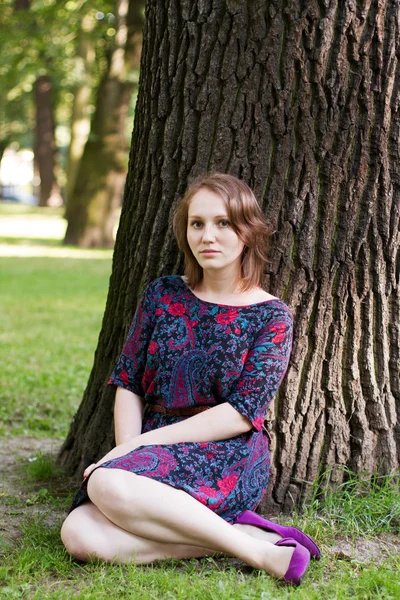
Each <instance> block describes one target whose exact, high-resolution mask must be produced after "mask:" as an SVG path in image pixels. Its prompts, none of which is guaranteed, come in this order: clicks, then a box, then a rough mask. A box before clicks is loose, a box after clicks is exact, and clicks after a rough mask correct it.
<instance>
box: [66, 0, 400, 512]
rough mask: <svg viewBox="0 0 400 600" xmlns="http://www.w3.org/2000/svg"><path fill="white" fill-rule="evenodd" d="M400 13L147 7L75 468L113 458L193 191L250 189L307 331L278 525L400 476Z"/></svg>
mask: <svg viewBox="0 0 400 600" xmlns="http://www.w3.org/2000/svg"><path fill="white" fill-rule="evenodd" d="M399 57H400V5H399V2H398V0H379V1H378V0H369V1H366V2H358V3H356V2H353V1H349V2H339V1H338V0H327V1H326V2H323V3H322V2H318V1H317V0H310V1H309V2H307V3H305V2H303V1H301V0H286V1H285V2H278V1H277V0H276V1H273V0H270V1H267V0H254V2H247V1H246V0H228V1H227V2H220V1H219V0H209V1H208V2H203V1H200V0H197V1H192V0H190V1H189V0H180V1H179V2H178V0H170V2H168V3H165V2H162V1H161V0H149V1H148V3H147V13H146V27H145V34H144V45H143V56H142V64H141V80H140V86H139V98H138V103H137V109H136V119H135V128H134V136H133V141H132V148H131V154H130V164H129V172H128V177H127V184H126V188H125V200H124V206H123V212H122V216H121V221H120V228H119V231H118V237H117V243H116V247H115V253H114V263H113V273H112V277H111V282H110V290H109V295H108V300H107V306H106V311H105V315H104V320H103V326H102V330H101V333H100V338H99V343H98V347H97V351H96V356H95V363H94V367H93V370H92V373H91V376H90V379H89V383H88V386H87V389H86V392H85V395H84V399H83V402H82V404H81V407H80V408H79V411H78V413H77V415H76V418H75V420H74V422H73V423H72V425H71V430H70V433H69V435H68V438H67V440H66V441H65V444H64V446H63V449H62V452H61V456H60V459H61V462H62V463H63V464H65V465H67V466H68V468H69V470H70V471H71V472H75V473H81V472H82V469H83V467H84V466H85V465H86V464H88V463H89V462H92V461H93V460H96V459H98V458H99V457H100V456H101V455H102V454H103V453H104V452H105V451H106V450H107V449H108V448H109V447H110V445H111V444H112V441H113V435H112V405H113V403H112V396H113V392H112V390H110V389H109V388H108V387H107V386H106V381H107V379H108V377H109V375H110V372H111V370H112V368H113V367H114V365H115V362H116V360H117V357H118V355H119V352H120V350H121V347H122V344H123V341H124V338H125V336H126V334H127V330H128V327H129V323H130V320H131V318H132V314H133V312H134V309H135V306H136V304H137V300H138V297H139V296H140V294H141V292H142V290H143V287H144V285H145V284H146V283H147V282H148V281H149V280H151V279H153V278H155V277H157V276H159V275H161V274H166V273H177V272H181V270H182V259H181V257H180V256H179V254H178V251H177V248H176V244H175V242H174V240H173V237H172V231H171V217H172V213H173V211H174V208H175V206H176V200H177V198H178V197H179V196H180V195H181V194H182V193H183V191H184V189H185V188H186V185H187V183H188V180H189V179H190V178H191V177H193V176H195V175H197V174H199V173H201V172H203V171H205V170H219V171H226V172H229V173H232V174H235V175H237V176H239V177H241V178H243V179H244V180H246V181H247V182H248V183H249V184H250V185H251V186H252V188H253V189H254V190H255V192H256V194H257V196H258V197H259V199H260V201H261V203H262V206H263V209H264V211H265V214H266V215H267V216H268V218H269V219H270V221H271V222H272V224H273V226H274V228H275V230H276V234H275V245H274V252H273V256H272V262H271V265H270V268H269V273H268V276H267V285H268V290H269V291H270V292H271V293H273V294H276V295H278V296H279V297H281V298H282V299H283V300H285V301H286V302H287V303H288V305H289V306H290V307H291V308H292V310H293V313H294V316H295V337H294V344H293V352H292V357H291V361H290V366H289V370H288V373H287V376H286V379H285V381H284V383H283V385H282V386H281V388H280V392H279V394H278V397H277V398H276V400H275V403H274V406H273V407H272V408H271V411H270V413H269V424H268V428H269V430H270V433H271V437H272V472H271V479H270V485H269V489H268V493H267V497H266V500H265V501H264V505H263V506H264V509H265V508H267V507H268V508H269V509H271V508H273V507H284V508H286V509H289V508H290V507H291V506H292V505H293V503H298V502H300V501H301V500H302V499H304V498H305V497H306V496H307V493H308V491H309V488H310V484H312V483H313V482H314V480H315V478H316V477H317V475H318V474H319V472H320V471H321V470H324V469H326V468H330V469H333V472H332V478H331V481H333V482H334V481H340V479H341V477H342V473H343V471H342V469H341V467H343V466H348V467H350V468H351V469H353V470H355V471H357V472H360V471H363V470H368V471H379V472H381V473H388V472H390V471H392V470H393V469H397V468H398V464H399V446H400V435H399V431H400V429H399V425H398V423H399V412H400V382H399V372H400V369H399V367H400V325H399V314H400V312H399V310H400V281H399V279H400V269H399V265H400V254H399V241H400V235H399V218H400V174H399V168H398V166H399V164H400V163H399V161H400V110H399V106H400V63H399Z"/></svg>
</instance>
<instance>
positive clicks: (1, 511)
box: [0, 437, 400, 568]
mask: <svg viewBox="0 0 400 600" xmlns="http://www.w3.org/2000/svg"><path fill="white" fill-rule="evenodd" d="M60 446H61V442H58V441H57V440H54V439H43V438H42V439H36V438H29V437H14V438H4V439H1V440H0V532H1V533H0V537H1V538H3V539H4V540H5V541H6V542H8V543H13V542H14V541H15V540H16V539H17V538H18V537H19V536H20V535H21V527H22V526H23V523H24V521H26V519H27V518H28V517H32V516H38V517H41V518H43V519H44V521H45V523H46V524H48V525H49V526H53V525H55V524H59V523H61V520H62V518H63V517H64V516H65V514H66V512H65V508H59V507H55V506H54V505H53V504H45V503H41V502H37V493H38V491H40V489H41V488H44V487H46V488H47V487H48V484H47V483H45V482H43V483H41V482H35V483H29V482H27V481H26V478H24V477H21V465H23V463H24V462H25V463H26V462H28V461H29V459H32V458H33V457H34V456H35V455H37V453H38V452H42V453H44V454H50V455H53V456H54V457H55V456H56V455H57V454H58V451H59V449H60ZM51 485H52V486H55V487H56V488H57V489H58V490H60V489H61V490H62V491H64V492H65V491H66V490H69V489H72V486H73V487H75V486H76V484H74V483H73V482H71V481H66V480H65V479H64V480H63V481H62V482H58V486H57V482H52V484H51ZM35 498H36V499H35ZM275 518H276V517H275ZM321 550H322V554H329V555H330V556H331V557H334V558H335V559H336V560H355V561H357V562H360V563H371V562H375V563H376V564H379V563H382V562H384V561H385V559H386V558H387V557H388V556H389V555H392V554H393V553H394V552H395V553H399V552H400V537H398V536H395V535H393V534H386V535H380V536H376V537H375V538H373V539H365V538H357V539H355V540H352V541H349V540H345V539H337V540H336V542H335V545H334V546H333V547H327V546H324V545H323V546H322V548H321ZM230 562H231V563H232V565H233V566H236V565H237V566H240V565H241V567H242V568H243V563H240V561H237V560H236V559H230Z"/></svg>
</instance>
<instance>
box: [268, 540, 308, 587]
mask: <svg viewBox="0 0 400 600" xmlns="http://www.w3.org/2000/svg"><path fill="white" fill-rule="evenodd" d="M275 546H294V552H293V555H292V558H291V559H290V563H289V567H288V570H287V571H286V573H285V574H284V576H283V577H282V579H281V580H280V581H284V582H285V583H288V584H290V585H300V583H301V580H302V579H303V577H304V574H305V572H306V571H307V568H308V565H309V564H310V553H309V551H308V550H307V548H304V546H302V545H301V544H299V542H296V540H293V539H292V538H282V539H281V540H278V541H277V542H276V543H275Z"/></svg>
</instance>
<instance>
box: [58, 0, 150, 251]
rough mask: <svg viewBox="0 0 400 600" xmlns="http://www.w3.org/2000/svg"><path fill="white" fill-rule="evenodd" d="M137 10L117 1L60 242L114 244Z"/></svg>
mask: <svg viewBox="0 0 400 600" xmlns="http://www.w3.org/2000/svg"><path fill="white" fill-rule="evenodd" d="M140 6H141V3H140V2H137V0H130V1H129V2H128V0H119V1H118V2H117V15H118V19H117V25H116V27H117V33H116V45H115V48H114V49H113V52H112V56H111V58H110V63H109V69H108V72H107V74H106V75H105V77H104V79H103V81H102V82H101V84H100V86H99V89H98V92H97V99H96V109H95V115H94V118H93V122H92V126H91V131H90V136H89V139H88V141H87V143H86V145H85V149H84V152H83V155H82V159H81V162H80V166H79V170H78V175H77V178H76V182H75V186H74V189H73V191H72V193H71V194H70V197H69V199H68V202H67V210H66V219H67V221H68V227H67V231H66V235H65V240H64V243H66V244H74V245H79V246H86V247H87V246H113V245H114V238H113V227H114V223H115V219H116V213H117V209H118V208H119V206H120V204H121V198H122V193H123V186H124V182H125V177H126V169H127V167H126V155H127V152H128V149H127V143H126V134H125V126H126V116H127V112H128V108H129V100H130V97H131V93H132V87H133V83H132V81H131V79H130V73H131V70H132V67H134V63H135V59H136V57H137V52H138V45H139V46H141V40H140V43H139V40H138V39H137V38H138V34H139V31H140V34H139V36H140V38H141V29H142V20H141V13H140ZM128 9H129V10H128ZM136 62H137V66H138V60H137V59H136Z"/></svg>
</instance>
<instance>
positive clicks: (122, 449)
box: [83, 436, 140, 479]
mask: <svg viewBox="0 0 400 600" xmlns="http://www.w3.org/2000/svg"><path fill="white" fill-rule="evenodd" d="M138 440H139V436H138V437H136V438H133V439H132V440H131V441H130V442H125V443H124V444H120V445H119V446H115V448H113V449H112V450H110V452H107V454H106V455H105V456H103V458H101V459H100V460H99V461H97V463H92V464H91V465H89V466H88V467H86V469H85V470H84V472H83V479H87V478H88V477H89V475H90V473H91V472H92V471H94V469H96V467H101V465H102V464H103V463H105V462H107V461H109V460H113V459H114V458H119V457H120V456H124V454H127V453H128V452H131V451H132V450H134V449H135V448H137V447H138V446H139V445H140V444H139V443H138Z"/></svg>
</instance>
